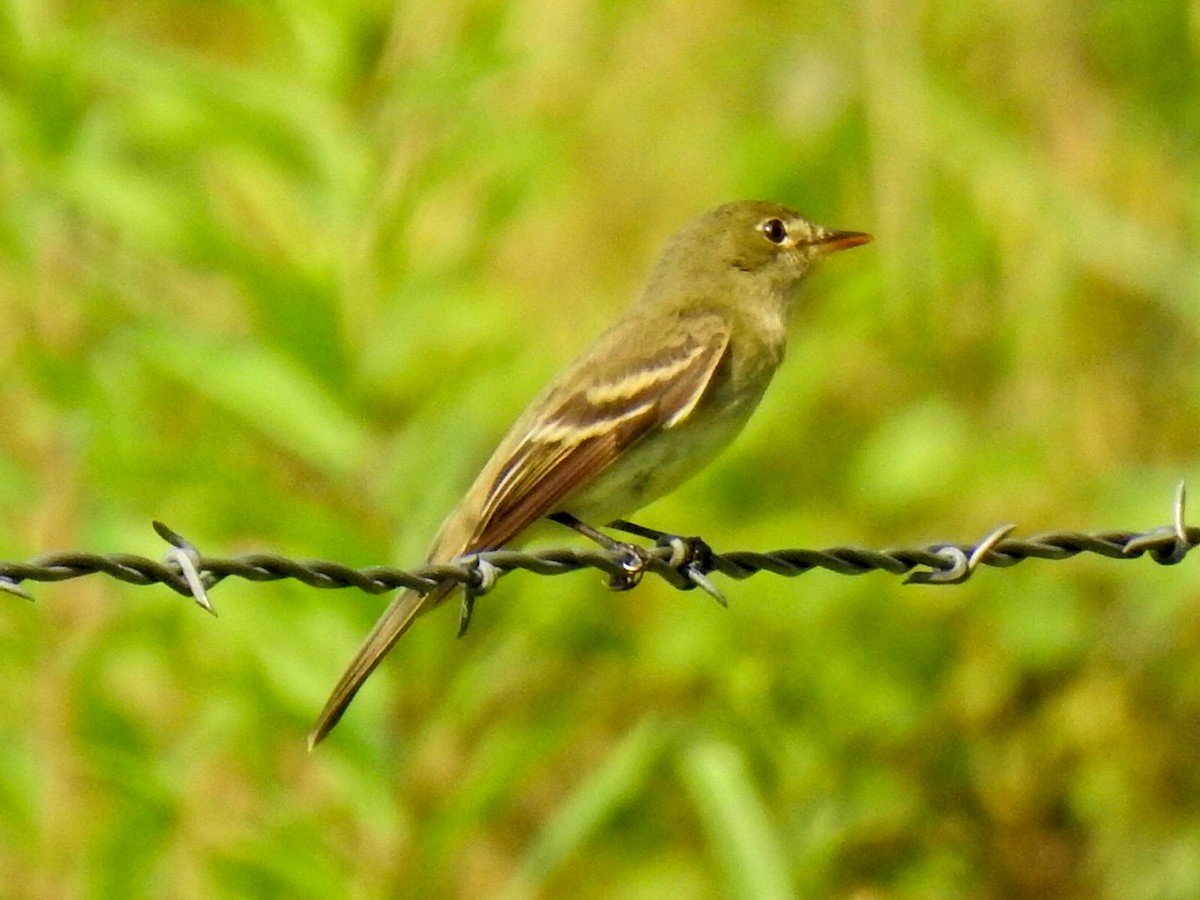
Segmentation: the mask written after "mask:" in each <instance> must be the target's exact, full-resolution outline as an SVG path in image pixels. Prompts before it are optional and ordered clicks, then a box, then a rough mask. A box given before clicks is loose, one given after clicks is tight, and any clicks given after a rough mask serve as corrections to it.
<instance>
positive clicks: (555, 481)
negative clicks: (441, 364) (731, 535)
mask: <svg viewBox="0 0 1200 900" xmlns="http://www.w3.org/2000/svg"><path fill="white" fill-rule="evenodd" d="M871 239H872V238H871V235H869V234H867V233H865V232H860V231H837V230H831V229H828V228H825V227H823V226H821V225H817V224H814V223H812V222H810V221H808V220H807V219H805V218H804V217H803V216H801V215H800V214H799V213H797V212H796V211H794V210H792V209H790V208H788V207H786V206H782V205H779V204H776V203H771V202H768V201H762V200H738V201H733V202H730V203H725V204H723V205H721V206H718V207H716V208H714V209H711V210H709V211H708V212H706V213H704V214H702V215H700V216H699V217H697V218H695V219H694V220H692V221H691V222H690V223H688V224H687V225H685V226H684V227H683V228H682V229H680V230H679V231H678V232H677V233H676V234H675V236H674V237H672V238H671V239H670V240H669V241H668V242H667V244H666V246H665V248H664V249H663V251H662V254H661V256H660V258H659V260H658V262H657V264H656V265H655V266H654V268H653V269H652V270H651V272H650V275H649V277H648V279H647V280H646V282H645V285H644V286H643V288H642V290H641V293H640V294H639V295H638V297H637V298H636V299H635V301H634V302H633V303H632V304H631V305H630V306H629V307H628V308H627V309H626V310H625V311H624V313H623V314H621V315H620V316H619V317H618V318H617V320H616V322H615V323H614V324H613V325H611V326H610V327H609V328H608V329H607V330H606V331H604V332H603V333H602V334H601V335H600V336H599V337H598V338H597V339H596V340H595V341H594V342H593V343H592V344H591V346H590V347H589V348H588V349H586V350H585V351H584V352H583V354H582V355H580V356H579V358H578V359H576V360H575V361H574V362H573V363H571V364H570V365H568V366H567V367H566V368H565V369H564V370H563V371H562V372H561V373H560V374H559V375H558V376H557V377H556V378H554V379H553V380H552V381H551V382H550V384H549V385H548V386H547V387H546V388H545V389H544V390H543V391H542V393H541V394H540V395H538V396H537V397H536V398H535V399H534V400H533V401H532V402H531V403H530V404H529V405H528V407H526V409H525V411H524V412H523V413H522V414H521V415H520V416H519V417H518V418H517V420H516V422H515V423H514V424H513V426H512V427H511V428H510V429H509V431H508V433H507V434H506V435H505V437H504V438H503V439H502V440H501V441H500V443H499V445H498V446H497V448H496V450H495V451H494V452H493V453H492V455H491V457H490V459H489V460H488V461H487V463H485V464H484V466H483V469H482V470H481V471H480V473H479V475H478V477H477V478H476V479H475V481H474V483H473V484H472V485H471V487H470V488H469V489H468V490H467V492H466V494H465V495H464V496H463V498H462V500H461V501H460V502H459V504H458V505H457V506H456V507H455V508H454V510H453V511H452V512H451V513H450V515H449V516H448V517H447V518H446V520H445V521H444V523H443V524H442V526H441V529H440V530H439V531H438V533H437V536H436V537H435V538H434V540H433V543H432V546H431V547H430V549H429V552H428V554H427V557H426V560H427V562H429V563H448V562H451V561H453V560H454V559H456V558H458V557H460V556H464V555H467V554H473V553H480V552H483V551H487V550H494V549H497V548H500V547H504V546H509V545H511V544H512V543H513V542H514V541H518V540H519V539H520V536H521V535H522V534H523V533H525V532H527V531H528V530H529V529H530V527H531V526H532V525H534V524H535V523H537V522H538V521H539V520H541V519H543V518H548V517H552V518H553V519H554V520H556V521H559V522H563V523H567V524H577V525H581V526H584V527H582V528H580V530H583V531H584V532H585V533H590V534H592V535H593V536H595V535H596V534H598V532H596V530H595V529H594V528H593V527H591V525H590V524H589V523H595V524H597V525H601V526H602V525H606V524H608V523H610V522H612V521H614V520H617V519H620V518H624V517H625V516H628V515H630V514H632V513H634V512H636V511H637V510H639V509H641V508H642V507H643V506H645V505H646V504H648V503H650V502H651V501H653V500H655V499H657V498H658V497H660V496H662V495H664V494H666V493H668V492H669V491H671V490H673V489H674V488H676V487H678V486H679V485H680V484H681V483H682V482H684V481H686V480H687V479H688V478H690V477H691V476H692V475H694V474H695V473H696V472H698V471H699V470H700V469H701V468H703V467H704V466H705V465H706V464H707V463H708V462H710V461H711V460H712V459H713V458H714V457H715V456H716V455H717V454H718V453H720V452H721V451H722V450H723V449H724V448H725V446H726V445H727V444H729V442H730V441H732V440H733V438H734V437H735V436H736V435H737V434H738V432H739V431H741V429H742V427H743V426H744V425H745V424H746V421H747V419H748V418H749V417H750V414H751V413H752V412H753V411H754V409H755V407H757V406H758V403H759V400H760V399H761V398H762V396H763V393H764V391H765V390H766V389H767V385H768V384H769V383H770V381H771V378H772V376H773V375H774V374H775V371H776V370H777V369H778V367H779V365H780V363H781V362H782V361H783V358H784V351H785V349H786V346H787V335H788V319H789V316H790V313H791V310H792V306H793V301H794V298H795V296H796V294H797V292H798V289H799V288H800V286H801V284H802V283H803V282H804V280H805V278H806V277H807V276H808V274H809V272H810V271H812V269H813V267H814V266H815V265H816V264H817V263H818V262H819V261H821V260H822V259H823V258H825V257H826V256H828V255H830V254H831V253H834V252H837V251H841V250H846V249H849V248H851V247H858V246H860V245H862V244H865V243H868V242H869V241H870V240H871ZM456 586H457V582H455V581H451V580H447V581H444V582H442V583H440V584H438V585H437V586H436V587H435V588H434V589H433V590H431V591H429V592H428V593H424V594H422V593H418V592H415V591H412V590H403V591H401V592H400V594H399V595H398V596H397V597H396V598H395V599H394V600H393V601H392V603H391V604H390V605H389V606H388V607H387V609H386V610H385V611H384V613H383V614H382V615H381V616H380V618H379V620H378V621H377V622H376V624H375V626H374V628H372V630H371V631H370V633H369V634H368V635H367V637H366V639H365V641H364V642H363V644H362V646H361V647H360V649H359V650H358V652H357V654H356V655H355V656H354V658H353V660H352V661H351V662H350V664H349V666H348V667H347V668H346V670H345V672H344V673H343V674H342V676H341V678H340V680H339V681H338V682H337V684H336V686H335V687H334V689H333V691H332V693H331V694H330V697H329V699H328V701H327V702H326V704H325V706H324V708H323V709H322V710H321V713H320V715H319V716H318V718H317V721H316V723H315V725H314V727H313V729H312V731H311V733H310V734H309V740H308V744H309V748H310V749H312V748H313V747H315V746H316V745H317V744H318V743H319V742H320V741H321V740H322V739H323V738H324V737H325V736H326V735H327V734H328V733H329V732H330V730H331V729H333V727H334V726H335V725H336V724H337V723H338V721H339V720H340V719H341V717H342V715H343V713H344V712H345V711H346V708H347V707H348V706H349V704H350V702H351V700H353V698H354V695H355V694H356V693H357V692H358V690H359V688H360V687H361V686H362V685H363V683H364V682H365V681H366V680H367V678H368V677H369V676H370V675H371V673H372V672H373V671H374V670H375V668H376V666H378V665H379V663H380V662H381V661H382V660H383V658H384V657H385V656H386V655H387V653H388V652H389V651H390V650H391V649H392V647H393V646H394V645H395V643H396V641H398V640H399V639H400V637H401V636H402V635H403V634H404V633H405V632H406V631H407V630H408V629H409V627H410V626H411V625H412V623H413V622H414V621H415V620H416V619H417V617H418V616H419V615H421V614H422V613H424V612H426V611H428V610H430V609H432V608H433V607H434V606H436V605H438V604H439V603H441V602H443V601H444V600H445V599H446V598H447V597H448V596H450V595H451V594H452V593H453V592H454V589H455V587H456Z"/></svg>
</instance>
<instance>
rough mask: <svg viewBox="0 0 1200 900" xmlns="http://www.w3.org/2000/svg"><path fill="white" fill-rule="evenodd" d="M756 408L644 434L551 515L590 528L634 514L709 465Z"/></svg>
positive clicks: (706, 415) (704, 415)
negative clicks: (562, 515)
mask: <svg viewBox="0 0 1200 900" xmlns="http://www.w3.org/2000/svg"><path fill="white" fill-rule="evenodd" d="M755 399H757V398H755ZM756 405H757V404H756V403H754V402H751V403H744V404H738V405H737V407H735V408H732V409H731V408H726V409H724V410H722V411H721V412H720V413H719V414H716V413H715V411H714V410H712V409H708V410H704V411H702V412H700V411H698V413H699V414H698V415H697V416H696V417H695V419H694V420H693V421H687V422H683V423H680V424H679V425H677V426H676V427H675V428H664V429H662V430H660V431H656V432H653V433H652V434H649V435H647V436H646V437H645V438H643V439H642V440H641V441H638V442H637V443H635V444H633V445H632V446H630V447H629V448H628V449H627V450H626V451H625V452H624V453H623V454H622V455H621V456H620V457H619V458H618V459H617V460H616V461H614V462H613V463H612V465H610V466H609V467H608V468H607V469H605V470H604V471H603V472H601V473H600V474H599V475H598V476H597V477H596V478H595V479H593V480H592V481H591V482H589V483H588V484H587V485H585V486H584V487H583V488H581V489H580V490H579V491H577V492H576V493H575V494H573V495H571V496H570V497H568V498H567V499H566V500H564V501H563V502H562V503H561V504H559V506H558V507H557V509H556V510H555V511H556V512H557V511H562V512H569V513H570V514H571V515H573V516H575V517H576V518H577V519H580V520H582V521H584V522H587V523H589V524H592V525H603V524H606V523H608V522H611V521H612V520H613V519H620V518H624V517H626V516H630V515H632V514H633V513H635V512H636V511H637V510H639V509H641V508H642V507H643V506H646V505H647V504H649V503H651V502H653V501H654V500H657V499H658V498H659V497H661V496H663V495H664V494H667V493H670V492H671V491H672V490H674V489H675V488H677V487H678V486H679V485H681V484H683V482H685V481H687V480H688V479H689V478H691V477H692V476H693V475H695V474H696V473H697V472H699V471H700V470H701V469H702V468H704V467H705V466H706V465H708V463H709V462H711V461H712V459H713V458H714V457H715V456H717V454H719V453H720V452H721V451H722V450H724V449H725V447H726V446H727V445H728V444H729V443H730V441H732V440H733V439H734V438H735V437H736V436H737V434H738V432H740V431H741V430H742V427H743V426H744V425H745V424H746V420H747V419H748V418H749V417H750V413H751V412H752V411H753V409H754V407H755V406H756Z"/></svg>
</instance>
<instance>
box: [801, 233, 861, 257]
mask: <svg viewBox="0 0 1200 900" xmlns="http://www.w3.org/2000/svg"><path fill="white" fill-rule="evenodd" d="M872 240H873V238H872V237H871V235H869V234H867V233H866V232H865V231H826V232H825V233H824V234H822V235H821V236H820V237H818V238H817V239H816V240H815V241H813V244H815V245H816V246H818V247H820V248H821V249H822V250H823V251H824V252H825V253H836V252H837V251H838V250H849V249H850V248H851V247H861V246H862V245H863V244H869V243H871V241H872Z"/></svg>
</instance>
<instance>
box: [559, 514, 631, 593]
mask: <svg viewBox="0 0 1200 900" xmlns="http://www.w3.org/2000/svg"><path fill="white" fill-rule="evenodd" d="M547 518H548V519H550V521H552V522H557V523H558V524H559V525H566V526H567V527H568V528H570V529H571V530H572V531H576V532H578V533H579V534H582V535H583V536H584V537H586V538H587V539H588V540H590V541H595V542H596V543H597V544H599V545H600V546H601V547H603V548H604V549H605V550H608V551H611V552H613V553H620V554H622V555H624V556H625V557H626V559H627V560H628V561H626V562H622V563H621V568H622V569H623V570H624V571H623V572H618V573H614V574H613V575H612V576H610V577H609V579H608V586H609V587H610V588H612V589H613V590H614V591H627V590H629V589H630V588H632V587H635V586H636V585H637V583H638V582H639V581H641V580H642V574H643V573H644V572H645V570H646V563H647V562H649V561H650V557H649V556H648V554H647V552H646V548H645V547H640V546H638V545H637V544H631V543H629V542H628V541H618V540H615V539H613V538H610V537H609V536H608V535H607V534H605V533H604V532H602V531H599V530H597V529H595V528H593V527H592V526H591V525H589V524H587V523H586V522H582V521H580V520H579V519H577V518H575V517H574V516H573V515H571V514H570V513H568V512H557V513H551V514H550V515H549V516H547Z"/></svg>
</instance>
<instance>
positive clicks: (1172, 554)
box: [1154, 480, 1192, 566]
mask: <svg viewBox="0 0 1200 900" xmlns="http://www.w3.org/2000/svg"><path fill="white" fill-rule="evenodd" d="M1172 512H1173V513H1174V516H1173V519H1174V521H1173V523H1172V524H1173V525H1174V526H1175V542H1174V543H1173V544H1172V545H1171V549H1170V550H1169V551H1167V552H1159V553H1155V554H1154V561H1155V562H1157V563H1161V564H1162V565H1164V566H1174V565H1178V564H1179V563H1181V562H1183V558H1184V557H1185V556H1187V555H1188V551H1189V550H1191V549H1192V543H1191V541H1189V540H1188V531H1187V525H1186V524H1185V519H1186V517H1187V482H1186V481H1184V480H1180V482H1179V485H1178V486H1177V487H1176V488H1175V502H1174V503H1173V504H1172Z"/></svg>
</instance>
